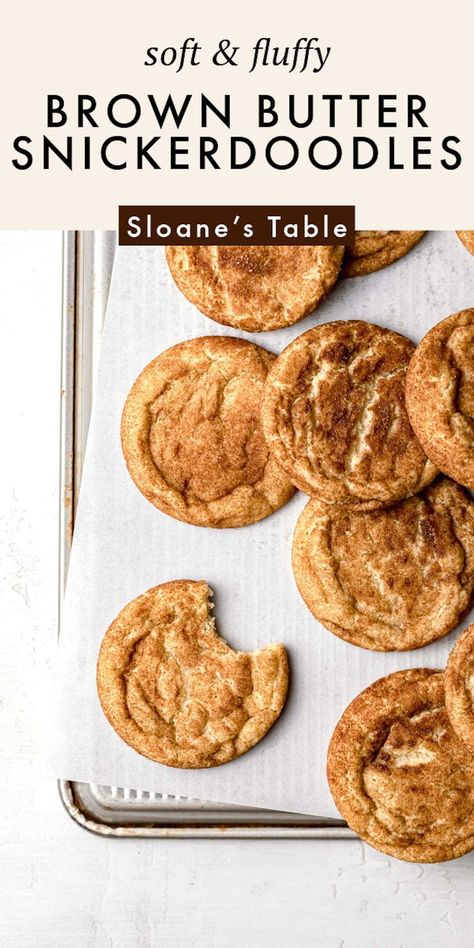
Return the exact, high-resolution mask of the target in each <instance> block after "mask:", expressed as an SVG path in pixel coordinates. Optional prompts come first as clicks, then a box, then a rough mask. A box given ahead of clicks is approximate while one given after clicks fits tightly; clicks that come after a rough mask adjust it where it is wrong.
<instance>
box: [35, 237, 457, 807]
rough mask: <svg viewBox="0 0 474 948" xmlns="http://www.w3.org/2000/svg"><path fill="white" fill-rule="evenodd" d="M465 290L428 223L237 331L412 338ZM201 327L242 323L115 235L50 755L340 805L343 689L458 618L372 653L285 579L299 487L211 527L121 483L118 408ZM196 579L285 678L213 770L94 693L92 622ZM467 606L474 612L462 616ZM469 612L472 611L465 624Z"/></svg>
mask: <svg viewBox="0 0 474 948" xmlns="http://www.w3.org/2000/svg"><path fill="white" fill-rule="evenodd" d="M472 305H474V258H472V257H471V256H470V255H469V254H468V253H467V251H466V250H465V249H464V247H463V246H462V245H461V243H460V241H459V240H458V239H457V237H456V236H455V234H454V233H448V232H446V233H441V232H438V233H431V234H428V235H427V236H426V237H425V238H424V239H423V240H422V241H421V243H420V244H419V245H418V246H417V247H416V248H415V249H414V250H413V251H411V253H409V254H408V255H407V256H406V257H405V258H403V259H402V260H400V261H398V262H397V263H395V264H393V265H392V266H390V267H388V268H387V269H385V270H381V271H379V272H378V273H374V274H371V275H369V276H366V277H359V278H355V279H351V280H346V281H343V282H341V284H340V285H339V286H338V287H337V289H336V290H335V291H334V292H333V293H332V294H331V295H330V297H329V298H328V299H327V300H326V302H325V303H323V304H322V305H321V306H320V308H319V309H318V310H317V311H316V313H315V314H313V315H311V316H309V317H308V318H307V319H305V320H304V321H303V322H300V323H298V324H297V325H296V326H293V327H292V328H290V329H287V330H280V331H278V332H272V333H260V334H255V335H252V334H249V333H241V334H240V335H242V336H244V337H245V338H249V339H253V340H254V341H255V342H257V343H258V344H260V345H262V346H265V347H266V348H268V349H270V350H272V351H273V352H279V351H281V349H283V348H284V346H286V345H287V344H288V342H290V341H291V340H292V339H294V338H295V336H297V335H299V334H300V333H302V332H304V331H305V330H306V329H309V328H310V327H311V326H314V325H316V324H318V323H322V322H328V321H329V320H332V319H355V318H357V319H366V320H369V321H372V322H375V323H378V324H380V325H382V326H388V327H391V328H393V329H396V330H398V331H399V332H402V333H405V334H406V335H407V336H410V337H411V338H412V339H413V340H414V341H418V340H419V339H420V338H421V336H422V335H423V334H424V333H425V332H426V331H427V330H428V329H429V328H430V327H431V326H433V325H434V324H435V323H436V322H438V321H439V320H440V319H441V318H442V317H444V316H447V315H449V314H450V313H454V312H457V311H458V310H460V309H462V308H464V307H468V306H472ZM202 335H239V333H238V332H237V331H236V330H232V329H228V328H226V327H224V326H219V325H217V324H216V323H214V322H212V321H211V320H209V319H207V318H206V317H205V316H202V315H201V314H200V313H199V312H198V311H197V310H196V309H194V307H193V306H191V305H190V304H189V303H188V302H187V301H186V300H185V299H184V297H183V296H182V295H181V294H180V293H179V291H178V290H177V289H176V287H175V285H174V283H173V281H172V279H171V277H170V275H169V273H168V270H167V266H166V262H165V259H164V253H163V252H162V250H161V249H158V248H156V249H155V248H119V250H118V252H117V258H116V262H115V268H114V274H113V279H112V287H111V293H110V298H109V305H108V311H107V317H106V325H105V330H104V338H103V343H102V354H101V362H100V369H99V379H98V384H97V393H96V399H95V404H94V408H93V415H92V421H91V427H90V433H89V442H88V447H87V455H86V462H85V468H84V474H83V480H82V487H81V495H80V502H79V510H78V516H77V521H76V527H75V536H74V543H73V549H72V555H71V561H70V568H69V577H68V585H67V594H66V603H65V609H64V622H63V627H62V632H61V636H60V643H59V653H58V664H57V673H56V688H55V696H54V705H55V709H54V726H53V743H52V752H51V759H52V766H53V769H54V771H55V773H56V775H57V776H58V777H63V778H68V779H72V780H78V781H84V782H92V783H97V784H106V785H110V784H111V785H118V786H125V787H132V788H139V789H142V790H149V791H160V792H163V793H172V794H177V795H179V794H183V795H186V796H191V797H195V798H199V799H202V800H214V801H221V802H225V803H234V804H247V805H251V806H259V807H274V808H277V809H282V810H290V811H291V810H292V811H299V812H302V813H308V814H314V815H319V816H326V817H332V816H337V811H336V808H335V806H334V803H333V801H332V798H331V796H330V793H329V790H328V787H327V783H326V776H325V770H326V749H327V744H328V740H329V738H330V735H331V733H332V730H333V727H334V725H335V723H336V721H337V719H338V718H339V716H340V714H341V712H342V711H343V710H344V708H345V707H346V705H347V704H348V703H349V701H350V700H351V699H352V698H353V697H354V696H355V695H356V694H357V693H358V692H359V691H360V690H361V689H362V688H364V687H365V686H366V685H368V684H370V683H371V682H372V681H374V680H375V679H376V678H379V677H380V676H382V675H385V674H388V673H389V672H392V671H395V670H396V669H399V668H408V667H417V666H427V667H442V666H444V663H445V660H446V657H447V654H448V651H449V649H450V648H451V647H452V644H453V641H454V639H455V637H456V636H457V634H458V633H459V631H460V628H458V629H457V630H455V632H454V633H452V634H451V635H449V636H447V637H446V638H444V639H442V640H441V641H439V642H435V643H433V644H431V645H428V646H426V647H425V648H423V649H419V650H417V651H414V652H408V653H407V652H405V653H399V654H397V653H389V654H382V653H375V652H369V651H366V650H364V649H360V648H357V647H355V646H352V645H349V644H346V643H345V642H343V641H341V640H340V639H338V638H336V637H335V636H334V635H332V634H331V633H330V632H328V631H327V630H325V629H324V628H323V627H322V626H320V625H319V624H318V623H317V622H316V621H315V620H314V619H313V617H312V615H311V614H310V613H309V611H308V610H307V608H306V606H305V605H304V603H303V601H302V600H301V598H300V596H299V594H298V591H297V589H296V585H295V582H294V579H293V575H292V570H291V562H290V550H291V539H292V533H293V529H294V525H295V523H296V519H297V517H298V515H299V512H300V510H301V509H302V507H303V506H304V504H305V503H306V497H305V496H304V495H303V494H301V493H299V494H297V496H296V497H295V498H294V499H293V500H292V501H291V502H290V503H289V504H287V506H286V507H285V508H283V509H282V510H280V511H278V512H277V513H276V514H274V515H273V516H271V517H269V518H267V519H266V520H263V521H262V522H261V523H258V524H255V525H253V526H250V527H245V528H241V529H237V530H209V529H203V528H200V527H193V526H189V525H187V524H184V523H179V522H177V521H176V520H173V519H172V518H171V517H168V516H166V515H165V514H163V513H161V512H160V511H158V510H156V509H155V508H154V507H153V506H152V505H151V504H150V503H148V501H146V500H145V499H144V498H143V497H142V496H141V494H140V493H139V492H138V490H137V489H136V487H135V486H134V484H133V483H132V481H131V479H130V477H129V475H128V472H127V469H126V467H125V463H124V460H123V457H122V452H121V447H120V436H119V428H120V417H121V412H122V407H123V403H124V401H125V398H126V395H127V392H128V390H129V388H130V386H131V384H132V382H133V381H134V379H135V377H136V376H137V375H138V373H139V372H140V371H141V369H142V368H143V367H144V366H145V365H146V363H147V362H149V361H150V360H151V359H153V358H154V357H155V356H156V355H157V354H158V353H159V352H161V351H162V350H163V349H166V348H168V347H169V346H171V345H173V344H174V343H176V342H179V341H181V340H184V339H190V338H192V337H194V336H202ZM178 578H189V579H206V580H207V581H208V582H209V584H210V585H211V587H212V588H213V589H214V591H215V603H216V608H215V613H216V617H217V623H218V629H219V631H220V633H221V635H222V636H223V637H224V638H225V639H226V640H227V641H228V642H229V644H230V645H232V646H233V647H234V648H236V649H243V650H251V649H254V648H257V647H260V646H262V645H265V644H266V643H269V642H275V641H281V642H284V643H285V645H286V646H287V648H288V651H289V656H290V663H291V688H290V693H289V697H288V701H287V705H286V707H285V709H284V712H283V714H282V717H281V719H280V720H279V722H277V724H276V725H275V726H274V727H273V728H272V730H271V731H270V732H269V734H268V735H267V737H265V738H264V740H263V741H261V743H260V744H258V745H257V746H256V747H255V748H254V749H253V750H251V751H250V752H249V753H247V754H245V755H244V756H243V757H241V758H240V759H238V760H236V761H233V762H232V763H229V764H225V765H223V766H220V767H215V768H212V769H209V770H200V771H199V770H193V771H185V770H176V769H172V768H168V767H164V766H162V765H160V764H156V763H153V762H152V761H149V760H147V759H145V758H144V757H141V756H140V755H139V754H137V753H135V752H134V751H133V750H131V749H130V748H129V747H127V746H126V745H125V744H124V743H123V742H122V741H121V740H120V738H119V737H118V736H117V735H116V734H115V732H114V731H113V729H112V728H111V727H110V725H109V724H108V723H107V721H106V719H105V717H104V715H103V713H102V711H101V708H100V705H99V701H98V698H97V693H96V686H95V667H96V659H97V653H98V649H99V645H100V642H101V639H102V636H103V634H104V632H105V630H106V629H107V626H108V625H109V623H110V622H111V620H112V619H113V618H114V617H115V616H116V614H117V613H118V611H119V610H120V609H121V608H122V606H124V605H125V603H127V602H128V601H129V600H130V599H133V598H134V597H135V596H137V595H139V594H140V593H142V592H144V591H145V590H146V589H148V588H149V587H151V586H154V585H156V584H158V583H162V582H165V581H167V580H170V579H178ZM471 621H472V618H471ZM467 622H468V618H467V619H466V620H465V622H464V623H463V626H464V625H466V624H467Z"/></svg>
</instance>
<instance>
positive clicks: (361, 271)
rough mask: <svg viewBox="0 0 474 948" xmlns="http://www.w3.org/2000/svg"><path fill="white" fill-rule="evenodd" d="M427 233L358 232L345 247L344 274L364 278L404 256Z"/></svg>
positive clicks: (395, 231) (405, 231)
mask: <svg viewBox="0 0 474 948" xmlns="http://www.w3.org/2000/svg"><path fill="white" fill-rule="evenodd" d="M425 233H426V231H424V230H356V233H355V241H354V243H353V244H351V245H350V246H349V247H347V248H346V254H345V257H344V263H343V268H342V274H343V276H346V277H353V276H364V275H365V274H366V273H373V272H374V271H375V270H382V268H383V267H388V265H389V264H390V263H393V262H394V261H395V260H399V258H400V257H404V256H405V254H406V253H408V251H409V250H411V249H412V247H414V246H415V244H417V243H418V241H420V240H421V238H422V237H423V236H424V234H425Z"/></svg>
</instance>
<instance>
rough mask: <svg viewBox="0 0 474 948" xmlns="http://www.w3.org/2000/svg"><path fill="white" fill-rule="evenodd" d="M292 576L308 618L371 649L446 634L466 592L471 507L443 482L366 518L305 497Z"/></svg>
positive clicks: (471, 555)
mask: <svg viewBox="0 0 474 948" xmlns="http://www.w3.org/2000/svg"><path fill="white" fill-rule="evenodd" d="M293 571H294V575H295V579H296V583H297V585H298V589H299V591H300V593H301V595H302V597H303V599H304V601H305V603H306V605H307V606H308V608H309V609H310V610H311V612H312V613H313V615H314V616H315V617H316V618H317V619H319V621H320V622H321V623H322V624H323V625H324V626H325V627H326V628H327V629H330V631H331V632H334V633H335V635H338V636H339V637H340V638H343V639H345V640H346V641H348V642H352V643H353V644H354V645H360V646H362V647H364V648H369V649H373V650H375V651H380V652H387V651H392V650H400V651H402V650H403V651H404V650H406V649H413V648H419V647H420V646H421V645H426V644H427V643H428V642H432V641H433V640H434V639H438V638H440V637H441V636H442V635H446V633H447V632H449V631H450V630H451V629H453V628H454V627H455V626H456V625H457V623H458V622H459V619H460V617H461V616H462V614H463V613H464V612H465V611H466V609H467V608H469V606H470V604H471V601H472V598H473V592H474V501H472V500H471V498H470V497H469V496H468V495H467V494H466V492H465V491H464V490H463V489H462V488H461V487H459V486H458V485H457V484H454V483H453V482H452V481H449V480H448V479H447V478H441V479H440V480H438V481H437V482H436V483H435V484H433V485H432V486H431V487H428V488H426V489H425V490H424V491H423V492H422V493H421V494H417V495H416V497H410V498H409V499H408V500H403V501H400V502H399V503H398V504H395V505H394V506H392V507H388V508H385V509H380V510H373V511H369V512H365V513H361V512H357V511H354V510H350V509H349V508H347V507H342V506H340V505H335V504H332V505H328V504H321V503H320V502H318V501H316V500H311V501H310V502H309V503H308V504H307V505H306V507H305V508H304V510H303V512H302V513H301V515H300V517H299V520H298V523H297V525H296V530H295V534H294V539H293Z"/></svg>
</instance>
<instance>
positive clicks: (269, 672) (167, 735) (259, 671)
mask: <svg viewBox="0 0 474 948" xmlns="http://www.w3.org/2000/svg"><path fill="white" fill-rule="evenodd" d="M211 595H212V593H211V590H210V589H209V586H208V585H207V583H205V582H193V581H191V580H177V581H175V582H170V583H164V584H163V585H161V586H156V587H155V588H153V589H150V590H148V592H146V593H144V594H143V595H142V596H138V598H137V599H134V600H132V602H129V603H128V605H126V606H125V608H124V609H122V611H121V612H120V613H119V615H118V616H117V618H116V619H115V620H114V621H113V622H112V624H111V626H110V627H109V628H108V630H107V632H106V634H105V636H104V639H103V641H102V645H101V648H100V653H99V658H98V663H97V690H98V695H99V699H100V702H101V705H102V709H103V711H104V714H105V715H106V717H107V719H108V721H109V723H110V724H111V725H112V727H113V728H114V730H115V731H116V732H117V734H118V735H119V737H121V738H122V740H123V741H125V742H126V743H127V744H129V745H130V747H133V749H134V750H135V751H137V752H138V753H139V754H143V756H145V757H149V758H150V759H151V760H155V761H158V762H159V763H162V764H166V765H167V766H169V767H183V768H198V767H215V766H217V765H218V764H224V763H226V762H227V761H230V760H233V759H234V758H235V757H239V756H240V755H241V754H244V753H245V752H246V751H248V750H250V748H251V747H253V746H254V745H255V744H257V743H258V741H260V740H261V739H262V737H264V735H265V734H266V733H267V731H268V730H269V728H270V727H271V726H272V724H274V722H275V721H276V719H277V718H278V716H279V715H280V712H281V710H282V708H283V706H284V704H285V699H286V692H287V687H288V659H287V654H286V650H285V648H284V646H283V645H269V646H267V647H266V648H262V649H259V650H257V651H255V652H235V651H234V650H233V649H232V648H230V647H229V646H228V645H227V644H226V642H224V640H223V639H221V638H220V637H219V635H218V634H217V632H216V629H215V623H214V619H213V618H212V616H211V615H210V610H211V608H212V605H211V603H210V596H211Z"/></svg>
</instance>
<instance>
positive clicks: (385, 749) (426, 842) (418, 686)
mask: <svg viewBox="0 0 474 948" xmlns="http://www.w3.org/2000/svg"><path fill="white" fill-rule="evenodd" d="M327 772H328V781H329V787H330V789H331V793H332V795H333V797H334V801H335V803H336V806H337V808H338V810H339V812H340V814H341V816H342V817H343V818H344V819H345V820H347V822H348V824H349V826H350V827H351V828H352V829H353V830H354V831H355V832H356V833H358V834H359V836H361V837H362V839H364V840H365V841H366V842H368V843H370V845H371V846H374V847H375V848H376V849H379V850H380V851H381V852H383V853H387V854H388V855H389V856H395V857H396V858H398V859H403V860H406V861H408V862H442V861H445V860H448V859H455V858H456V857H458V856H462V855H464V853H467V852H470V850H472V849H473V848H474V758H473V756H472V754H471V752H470V751H469V749H468V748H466V747H465V745H464V744H463V743H462V741H460V740H459V738H458V737H457V736H456V734H455V732H454V730H453V729H452V727H451V724H450V722H449V718H448V715H447V713H446V709H445V704H444V687H443V674H442V673H441V672H435V671H431V670H429V669H426V668H421V669H410V670H406V671H399V672H395V674H392V675H389V676H387V677H386V678H381V679H380V680H379V681H376V682H374V684H372V685H370V687H369V688H366V690H365V691H363V692H362V693H361V694H360V695H358V696H357V698H355V699H354V701H352V703H351V704H350V705H349V707H348V708H347V709H346V711H345V712H344V714H343V715H342V717H341V719H340V720H339V722H338V724H337V726H336V729H335V731H334V734H333V736H332V739H331V742H330V745H329V751H328V768H327Z"/></svg>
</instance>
